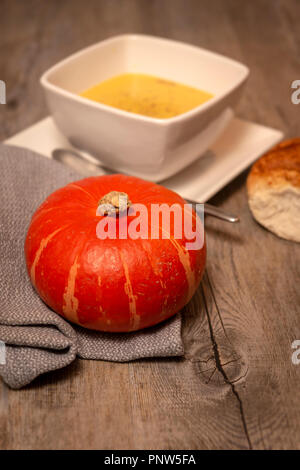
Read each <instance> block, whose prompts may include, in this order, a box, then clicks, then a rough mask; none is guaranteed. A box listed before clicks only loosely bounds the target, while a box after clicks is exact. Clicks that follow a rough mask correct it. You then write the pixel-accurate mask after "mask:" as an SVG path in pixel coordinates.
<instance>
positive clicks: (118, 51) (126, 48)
mask: <svg viewBox="0 0 300 470" xmlns="http://www.w3.org/2000/svg"><path fill="white" fill-rule="evenodd" d="M123 73H143V74H149V75H156V76H158V77H161V78H165V79H167V80H173V81H176V82H179V83H183V84H185V85H189V86H192V87H195V88H199V89H203V90H205V91H208V92H210V93H212V94H213V95H214V97H213V98H212V99H210V100H209V101H207V102H206V103H204V104H202V105H200V106H197V107H196V108H194V109H192V110H191V111H188V112H186V113H184V114H181V115H179V116H175V117H173V118H169V119H156V118H151V117H147V116H142V115H139V114H134V113H129V112H127V111H122V110H119V109H117V108H113V107H111V106H107V105H104V104H101V103H97V102H94V101H91V100H89V99H87V98H83V97H81V96H79V93H80V92H82V91H84V90H86V89H87V88H89V87H91V86H93V85H95V84H97V83H99V82H101V81H103V80H106V79H108V78H110V77H113V76H115V75H119V74H123ZM248 74H249V70H248V68H247V67H246V66H245V65H243V64H241V63H239V62H236V61H234V60H231V59H229V58H227V57H224V56H221V55H219V54H215V53H213V52H209V51H207V50H204V49H201V48H198V47H195V46H191V45H188V44H184V43H180V42H177V41H171V40H168V39H161V38H157V37H152V36H143V35H133V34H128V35H122V36H116V37H113V38H110V39H107V40H105V41H102V42H100V43H98V44H95V45H93V46H90V47H88V48H86V49H84V50H82V51H80V52H77V53H76V54H73V55H71V56H70V57H68V58H67V59H65V60H63V61H61V62H59V63H58V64H57V65H54V66H53V67H51V68H50V69H49V70H48V71H47V72H45V73H44V75H43V76H42V77H41V84H42V87H43V88H44V91H45V94H46V99H47V102H48V105H49V108H50V111H51V113H52V115H53V118H54V120H55V122H56V124H57V126H58V128H59V129H60V130H61V131H62V132H63V134H65V136H66V137H67V138H68V139H69V141H70V142H71V144H72V145H74V146H75V147H78V148H80V149H82V150H85V151H87V152H89V153H91V154H92V155H93V156H95V157H96V158H98V159H99V160H100V161H101V162H102V163H103V165H105V166H107V167H109V168H112V169H114V170H117V171H120V172H124V173H129V174H132V175H135V176H139V177H142V178H145V179H148V180H152V181H161V180H163V179H165V178H168V177H170V176H172V175H173V174H175V173H177V172H179V171H180V170H182V169H183V168H185V167H186V166H188V165H190V164H191V163H192V162H193V161H195V160H196V159H197V158H199V156H201V155H202V154H203V153H204V152H205V151H206V150H207V149H208V148H209V147H210V146H211V145H212V144H213V142H214V141H215V140H216V139H217V138H218V137H219V135H220V134H221V133H222V131H223V130H224V129H225V127H226V125H227V124H228V123H229V121H230V120H231V118H232V117H233V110H234V108H235V106H236V104H237V102H238V99H239V97H240V95H241V91H242V87H243V85H244V83H245V81H246V78H247V76H248Z"/></svg>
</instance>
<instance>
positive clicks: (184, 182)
mask: <svg viewBox="0 0 300 470" xmlns="http://www.w3.org/2000/svg"><path fill="white" fill-rule="evenodd" d="M282 138H283V133H282V132H281V131H278V130H276V129H272V128H270V127H265V126H261V125H259V124H254V123H252V122H248V121H244V120H241V119H237V118H234V119H233V120H232V121H231V123H230V124H229V125H228V127H227V128H226V131H225V132H224V133H223V134H222V136H221V137H220V138H219V139H218V140H217V141H216V142H215V143H214V145H213V146H212V147H211V149H210V150H209V151H208V152H207V153H206V154H205V155H204V156H202V157H201V158H199V160H197V161H196V162H195V163H193V164H192V165H190V166H189V167H187V168H185V169H184V170H183V171H181V172H180V173H178V174H176V175H175V176H173V177H171V178H168V179H167V180H165V181H163V182H162V184H163V185H164V186H166V187H168V188H170V189H172V190H173V191H176V192H177V193H178V194H180V195H181V196H182V197H184V198H187V199H193V200H195V201H198V202H206V201H207V200H208V199H209V198H211V197H212V196H214V194H216V193H217V192H218V191H219V190H220V189H222V188H223V187H224V186H225V185H226V184H227V183H229V181H231V180H232V179H233V178H235V177H236V176H237V175H238V174H239V173H241V172H242V171H243V170H244V169H245V168H247V167H248V166H249V165H250V164H251V163H253V162H254V161H255V160H256V159H257V158H258V157H259V156H260V155H262V154H263V153H264V152H266V151H267V150H268V149H269V148H270V147H272V146H273V145H275V144H276V143H278V142H279V141H280V140H281V139H282ZM5 143H6V144H9V145H16V146H19V147H25V148H28V149H31V150H34V151H35V152H38V153H40V154H42V155H44V156H45V157H51V152H52V150H54V149H55V148H71V147H70V144H69V142H68V141H67V139H66V138H65V137H64V136H63V135H62V134H61V132H60V131H59V130H58V129H57V127H56V126H55V124H54V122H53V119H52V118H51V117H48V118H45V119H43V120H42V121H39V122H37V123H36V124H34V125H33V126H31V127H29V128H27V129H25V130H24V131H22V132H20V133H18V134H16V135H14V136H13V137H11V138H10V139H8V140H6V141H5ZM103 174H105V170H103Z"/></svg>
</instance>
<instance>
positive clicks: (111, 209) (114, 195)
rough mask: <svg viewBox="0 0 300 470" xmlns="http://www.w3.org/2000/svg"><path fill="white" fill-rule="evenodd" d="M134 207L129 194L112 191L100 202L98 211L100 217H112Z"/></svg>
mask: <svg viewBox="0 0 300 470" xmlns="http://www.w3.org/2000/svg"><path fill="white" fill-rule="evenodd" d="M131 205H132V202H131V201H130V200H129V198H128V194H126V193H122V192H120V191H110V192H109V193H107V194H105V196H103V197H102V198H101V199H100V201H99V207H98V211H99V214H100V215H111V214H119V213H120V212H125V211H127V209H128V208H129V207H130V206H131Z"/></svg>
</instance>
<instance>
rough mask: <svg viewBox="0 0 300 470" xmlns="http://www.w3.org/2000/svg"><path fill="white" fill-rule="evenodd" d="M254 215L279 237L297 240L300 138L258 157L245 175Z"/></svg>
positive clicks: (298, 237)
mask: <svg viewBox="0 0 300 470" xmlns="http://www.w3.org/2000/svg"><path fill="white" fill-rule="evenodd" d="M247 190H248V201H249V207H250V210H251V212H252V214H253V216H254V218H255V219H256V220H257V222H259V223H260V224H261V225H263V226H264V227H266V228H267V229H268V230H271V231H272V232H274V233H275V234H276V235H278V236H279V237H282V238H285V239H287V240H293V241H297V242H300V138H296V139H291V140H286V141H284V142H281V143H280V144H279V145H277V146H276V147H274V148H273V149H272V150H270V151H269V152H268V153H266V154H265V155H264V156H263V157H261V158H260V159H259V160H258V161H257V162H256V163H255V164H254V165H253V167H252V169H251V171H250V173H249V175H248V179H247Z"/></svg>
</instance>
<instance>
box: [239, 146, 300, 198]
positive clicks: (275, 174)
mask: <svg viewBox="0 0 300 470" xmlns="http://www.w3.org/2000/svg"><path fill="white" fill-rule="evenodd" d="M262 184H265V185H268V186H269V187H270V188H280V187H286V186H294V187H295V188H298V189H300V138H294V139H290V140H285V141H283V142H281V143H280V144H279V145H276V147H274V148H273V149H271V150H270V151H269V152H267V153H266V154H265V155H263V156H262V157H261V158H260V159H259V160H257V162H256V163H254V165H253V166H252V169H251V171H250V173H249V175H248V179H247V188H248V192H249V193H252V192H253V191H255V190H256V189H257V188H256V187H257V185H262Z"/></svg>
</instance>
